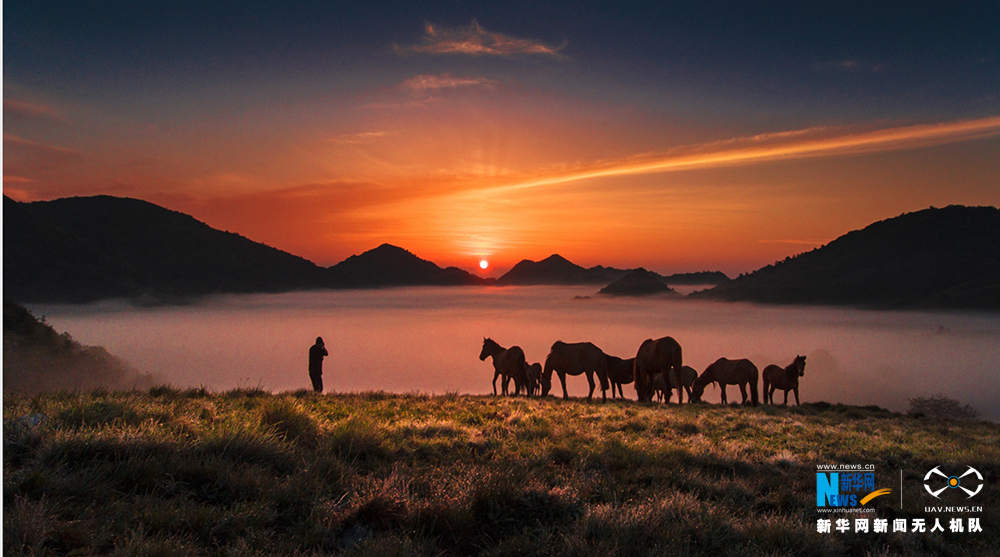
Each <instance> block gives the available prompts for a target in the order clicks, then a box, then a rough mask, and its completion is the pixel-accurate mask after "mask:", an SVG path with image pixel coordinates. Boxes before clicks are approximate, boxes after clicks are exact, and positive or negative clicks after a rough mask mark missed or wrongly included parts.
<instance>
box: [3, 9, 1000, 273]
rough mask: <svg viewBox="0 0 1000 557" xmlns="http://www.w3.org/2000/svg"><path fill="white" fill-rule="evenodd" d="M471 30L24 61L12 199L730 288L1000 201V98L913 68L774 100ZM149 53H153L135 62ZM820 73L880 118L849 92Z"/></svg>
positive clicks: (549, 40)
mask: <svg viewBox="0 0 1000 557" xmlns="http://www.w3.org/2000/svg"><path fill="white" fill-rule="evenodd" d="M617 15H618V16H620V17H622V18H623V20H627V21H629V22H630V24H632V25H638V22H637V21H636V20H635V17H634V16H635V14H617ZM39 21H46V20H44V18H43V19H40V20H39ZM416 21H419V20H416ZM465 21H466V23H463V24H459V25H442V24H438V23H435V22H434V21H428V20H425V22H424V24H423V26H422V29H421V27H420V26H419V25H418V26H417V27H416V28H414V29H410V30H409V31H407V32H402V31H399V29H409V27H410V26H409V24H406V25H403V24H399V25H396V26H395V27H392V28H387V29H388V30H386V31H385V33H386V36H378V37H375V38H371V39H365V40H368V41H369V42H368V43H365V42H364V41H363V40H361V39H359V38H358V37H353V38H352V41H354V42H353V43H352V44H363V45H364V48H361V47H359V46H352V47H350V48H349V47H347V46H343V45H341V46H339V47H337V48H338V49H339V50H337V52H343V53H345V54H336V55H333V54H331V55H329V57H328V59H324V60H323V62H324V63H325V65H322V64H313V62H314V60H313V59H312V58H308V56H306V55H305V54H304V53H292V54H295V56H292V55H289V56H288V58H287V60H291V61H292V62H291V63H288V62H287V60H285V59H284V58H283V59H282V64H283V65H282V64H278V65H276V67H271V68H267V70H268V71H266V72H265V71H261V72H251V71H250V70H247V71H246V72H245V73H240V71H242V70H240V71H237V70H234V69H232V68H237V69H239V68H242V66H239V65H234V66H227V67H226V70H225V71H215V72H206V73H205V74H204V75H200V74H199V75H194V74H191V73H190V69H189V68H188V67H187V66H184V65H182V64H180V63H179V62H176V61H174V60H172V59H171V60H166V59H164V60H160V59H159V58H156V56H155V55H154V54H148V56H149V58H148V59H144V60H145V63H146V66H142V65H139V66H136V65H134V64H135V60H132V59H128V60H124V61H120V60H117V59H116V58H115V56H118V54H117V52H118V50H114V51H113V52H114V53H116V54H106V56H107V58H106V59H102V60H104V63H105V64H106V65H107V64H120V65H121V68H126V69H131V70H133V71H135V72H137V74H141V75H140V77H136V78H135V81H134V82H132V81H128V79H127V78H128V76H129V75H131V74H128V73H127V72H125V70H122V71H123V72H124V73H121V74H116V75H117V76H118V77H115V78H114V79H111V78H109V77H108V76H106V75H103V74H100V73H99V72H98V71H97V70H92V71H93V72H94V74H93V75H94V77H93V78H92V79H93V80H94V81H93V83H92V84H91V83H90V82H88V81H87V79H90V78H89V77H87V76H84V77H81V76H75V75H74V76H67V77H65V79H64V80H63V81H53V82H52V83H50V82H46V81H44V80H41V79H38V78H37V77H33V76H37V75H38V74H37V72H35V73H32V72H33V71H35V70H34V69H33V67H29V66H25V67H24V68H21V67H19V66H18V65H17V64H14V65H13V66H12V67H13V70H12V71H11V72H7V73H5V78H4V91H3V98H4V141H3V146H4V153H3V163H4V168H3V177H4V180H3V189H4V193H5V194H6V195H9V196H11V197H13V198H15V199H18V200H22V201H30V200H42V199H52V198H57V197H65V196H72V195H95V194H108V195H119V196H130V197H137V198H141V199H145V200H148V201H151V202H153V203H157V204H160V205H163V206H165V207H168V208H170V209H174V210H178V211H182V212H185V213H189V214H191V215H193V216H195V217H196V218H198V219H199V220H202V221H204V222H206V223H208V224H209V225H211V226H213V227H216V228H219V229H223V230H229V231H234V232H238V233H240V234H242V235H244V236H246V237H248V238H250V239H252V240H255V241H258V242H263V243H266V244H268V245H271V246H274V247H277V248H280V249H283V250H286V251H289V252H291V253H294V254H296V255H301V256H303V257H306V258H308V259H310V260H312V261H314V262H316V263H317V264H320V265H332V264H335V263H337V262H339V261H341V260H343V259H345V258H346V257H348V256H350V255H352V254H357V253H360V252H363V251H365V250H368V249H371V248H374V247H376V246H378V245H379V244H381V243H384V242H389V243H392V244H395V245H398V246H401V247H404V248H406V249H408V250H410V251H411V252H413V253H415V254H416V255H418V256H420V257H423V258H425V259H430V260H432V261H434V262H435V263H438V264H439V265H442V266H447V265H456V266H459V267H462V268H465V269H467V270H470V271H474V272H480V271H479V267H478V262H479V261H480V260H481V259H486V260H488V261H490V263H491V266H490V268H489V269H487V271H485V273H482V274H488V275H491V276H497V275H498V274H499V273H501V272H503V271H504V270H506V269H508V268H509V267H510V266H512V265H513V264H515V263H516V262H517V261H519V260H521V259H534V260H538V259H542V258H544V257H547V256H548V255H550V254H552V253H559V254H561V255H563V256H565V257H567V258H569V259H570V260H571V261H574V262H576V263H579V264H581V265H585V266H591V265H598V264H603V265H613V266H616V267H625V268H630V267H637V266H644V267H647V268H649V269H652V270H655V271H657V272H660V273H665V274H669V273H674V272H690V271H699V270H722V271H725V272H727V273H728V274H730V275H735V274H738V273H740V272H748V271H752V270H754V269H756V268H759V267H761V266H763V265H766V264H768V263H772V262H773V261H775V260H778V259H783V258H785V257H786V256H789V255H794V254H796V253H800V252H802V251H806V250H809V249H812V248H814V247H817V246H819V245H821V244H823V243H825V242H827V241H830V240H832V239H834V238H836V237H837V236H840V235H842V234H844V233H846V232H848V231H850V230H853V229H857V228H861V227H863V226H866V225H868V224H870V223H871V222H873V221H876V220H881V219H885V218H889V217H893V216H896V215H899V214H901V213H903V212H907V211H914V210H919V209H923V208H926V207H928V206H931V205H937V206H943V205H948V204H967V205H1000V179H998V176H1000V156H998V153H1000V116H996V115H995V114H996V110H991V109H990V107H994V106H995V102H993V101H990V100H989V98H986V97H983V96H982V95H979V96H975V95H973V94H972V93H968V94H967V96H968V98H970V99H979V100H976V101H975V102H978V103H979V104H975V102H973V101H972V100H967V101H964V105H963V106H967V107H968V106H971V107H972V108H970V109H967V110H965V111H958V110H951V109H950V108H949V107H950V106H951V105H952V104H954V103H953V100H951V99H950V98H948V97H947V96H946V95H945V96H941V97H940V98H937V97H935V98H933V99H931V98H930V97H928V96H927V95H929V93H926V91H925V92H924V93H921V95H924V96H920V95H917V96H916V97H908V96H907V95H906V94H902V93H899V92H898V90H899V88H900V87H902V86H903V85H905V84H906V83H909V82H911V81H914V80H916V79H921V78H922V77H921V76H920V75H917V76H916V77H914V76H906V75H903V72H902V71H901V70H899V69H898V68H900V67H902V66H896V67H893V66H891V65H888V64H874V63H872V64H867V65H866V64H865V63H863V62H862V61H858V59H857V58H850V59H844V60H841V61H836V60H834V61H829V60H827V61H821V58H820V57H819V56H818V55H817V56H816V60H817V61H815V62H808V60H806V61H802V60H784V61H783V62H784V63H785V65H784V66H781V65H780V64H779V65H776V66H774V67H781V68H782V69H781V70H780V71H781V72H785V73H782V74H781V78H782V79H785V80H787V81H788V82H789V83H791V85H789V86H788V87H787V88H786V89H781V88H780V87H775V88H774V90H773V91H770V90H769V89H767V87H768V86H770V85H771V83H770V82H769V81H768V80H769V79H770V81H774V77H773V76H772V77H770V78H769V77H768V76H769V75H771V73H772V72H774V71H778V70H773V69H772V68H771V67H765V66H754V71H755V72H757V73H755V74H753V78H752V82H753V84H754V86H755V87H749V88H748V85H747V82H746V81H741V79H742V78H740V79H736V78H733V79H734V81H733V82H732V83H729V82H725V81H720V82H719V83H716V84H715V85H714V88H712V87H709V85H711V83H710V82H711V79H712V76H713V75H714V74H713V73H712V72H719V71H721V70H720V69H719V68H725V67H727V65H728V64H730V63H732V64H733V65H734V68H736V69H734V70H732V71H733V72H734V73H733V75H735V76H737V77H739V76H741V75H743V74H739V73H736V72H738V71H742V69H743V68H744V67H745V66H746V64H748V63H749V62H747V61H746V60H744V59H742V58H740V57H739V56H736V55H735V54H732V53H726V54H725V55H726V56H729V57H731V59H732V60H733V62H730V61H729V60H730V58H726V59H724V60H723V59H718V60H709V57H708V54H700V55H703V56H706V59H705V60H704V61H698V63H699V64H702V65H703V66H704V67H705V68H706V70H705V72H704V73H703V74H702V75H699V76H698V79H693V78H682V77H683V71H684V70H685V68H686V66H683V65H680V66H677V67H674V68H673V73H670V72H666V71H665V70H664V71H663V72H662V75H653V74H652V73H651V70H650V68H652V69H653V70H654V71H656V70H657V69H662V68H665V67H666V65H669V62H670V60H665V59H658V58H656V57H655V56H653V55H652V54H650V56H649V60H648V62H647V61H646V60H644V59H639V58H637V57H636V54H635V52H634V51H631V50H630V51H628V54H627V55H626V54H617V53H612V54H614V56H612V55H611V54H609V55H607V56H606V58H607V59H605V58H602V56H604V51H603V50H601V48H598V47H597V46H596V45H597V44H598V43H600V41H602V40H603V41H610V42H614V41H613V40H612V39H614V37H610V36H609V37H604V38H603V39H600V40H598V39H597V38H593V37H595V36H596V35H593V34H591V35H587V34H585V33H582V32H580V33H579V34H578V35H574V34H573V33H570V32H568V31H567V33H569V34H568V35H567V36H568V38H558V37H554V36H547V37H544V38H541V37H536V36H534V35H533V33H534V32H537V30H535V31H529V30H527V29H526V30H524V31H523V32H514V31H513V30H509V29H506V28H502V29H495V28H494V27H493V25H492V24H491V25H489V26H487V25H486V24H485V23H483V24H480V22H478V21H476V20H472V23H471V24H469V23H467V22H468V21H469V20H465ZM761 21H762V25H763V24H764V23H765V22H766V21H768V20H766V19H764V20H761ZM368 23H372V22H368ZM497 25H501V24H500V23H497ZM511 25H515V24H514V23H511ZM376 28H378V29H382V28H381V27H378V26H370V27H369V29H376ZM598 28H599V27H596V28H594V29H591V31H592V32H594V31H595V29H598ZM66 29H67V30H64V31H62V32H64V33H68V32H70V31H69V30H72V29H74V28H73V27H71V26H70V27H67V28H66ZM178 29H180V27H178ZM289 29H292V27H289ZM532 29H535V28H534V27H532ZM566 29H573V27H572V25H570V26H567V27H566ZM14 31H15V32H14V34H13V36H14V40H13V41H14V42H13V47H15V48H18V47H19V43H18V42H17V40H16V39H17V38H18V37H19V36H20V35H18V34H17V32H16V31H17V30H16V29H15V30H14ZM648 32H649V33H650V36H653V37H660V36H661V33H660V32H659V29H650V30H648ZM393 33H395V34H394V35H393ZM359 35H361V33H359ZM5 40H6V39H5ZM220 40H221V39H220ZM233 40H235V39H233ZM590 40H593V41H595V43H594V45H595V46H593V47H588V44H589V43H588V42H587V41H590ZM651 40H652V39H651ZM657 40H658V39H657ZM690 40H692V41H695V42H697V40H698V39H697V38H694V37H691V38H690ZM789 40H791V39H789ZM29 42H30V41H29ZM57 42H58V41H57ZM31 44H34V43H31ZM81 44H82V43H81ZM211 44H214V43H209V42H206V43H205V45H202V47H201V48H202V49H211V48H215V47H212V46H210V45H211ZM234 44H235V43H234ZM838 44H839V43H838ZM5 45H6V43H5ZM147 46H148V47H149V48H150V49H151V52H154V51H155V52H158V51H156V48H159V47H160V46H162V45H158V44H150V45H145V44H140V45H135V48H139V49H140V50H141V48H143V47H147ZM758 46H759V47H760V48H762V49H768V48H772V45H769V44H766V43H764V42H762V43H760V44H759V45H758ZM826 46H829V45H826ZM154 47H155V48H154ZM234 48H235V47H234ZM332 48H333V47H331V49H332ZM588 48H590V50H588ZM817 48H818V47H817ZM237 50H238V49H237ZM333 50H336V49H333ZM333 50H332V51H333ZM332 51H331V52H332ZM703 51H704V52H707V53H709V54H710V53H711V48H710V47H709V46H705V47H704V49H703ZM33 52H34V51H33ZM68 52H70V51H69V50H67V51H65V52H64V54H65V55H67V56H68V55H69V54H66V53H68ZM109 52H111V51H109ZM197 52H198V53H202V52H203V50H198V51H197ZM358 52H363V53H364V55H363V56H361V55H358ZM780 52H781V53H784V52H785V50H781V51H780ZM817 52H819V51H818V50H817ZM224 54H226V55H230V56H232V55H233V54H232V53H231V52H229V51H225V52H224ZM296 56H298V57H296ZM309 56H312V54H309ZM324 56H326V55H324ZM198 59H199V60H200V58H198ZM307 59H308V60H309V62H310V64H306V63H305V62H304V61H305V60H307ZM792 62H794V63H792ZM81 63H82V62H81ZM247 63H249V62H247ZM690 63H692V64H694V63H695V62H690ZM157 64H162V65H163V66H162V67H161V66H160V65H157ZM295 64H299V66H301V67H302V68H305V69H302V70H297V71H293V70H288V69H286V68H287V67H292V66H294V67H298V66H295ZM982 64H985V63H981V65H982ZM631 66H635V67H636V68H637V69H636V73H635V74H634V75H629V74H627V73H626V72H627V71H628V69H629V68H631ZM100 67H103V66H100ZM60 68H62V66H60ZM150 68H152V69H150ZM155 68H160V71H162V72H163V73H162V74H158V73H155V72H154V71H153V69H155ZM52 71H53V72H56V71H57V70H52ZM59 71H63V70H61V69H60V70H59ZM894 71H895V72H897V73H893V72H894ZM928 71H929V70H928ZM977 71H980V70H978V69H977ZM981 71H985V72H988V65H982V70H981ZM143 72H148V74H149V75H145V74H144V73H143ZM171 72H172V73H171ZM185 72H188V73H185ZM917 74H919V72H917ZM167 75H169V76H171V77H170V78H169V79H168V78H167V77H165V76H167ZM748 75H749V74H748ZM977 75H978V74H977ZM121 76H126V77H121ZM233 76H236V77H233ZM890 78H891V79H890ZM685 79H687V80H685ZM977 79H978V81H976V84H977V85H976V87H979V82H980V81H982V80H981V79H979V78H978V77H977ZM123 80H124V81H123ZM650 80H655V82H652V81H650ZM849 80H854V81H849ZM892 80H898V83H897V84H891V83H892ZM907 80H909V81H907ZM855 82H856V83H855ZM830 83H836V84H837V87H839V88H840V89H838V91H840V93H841V94H842V95H843V96H845V97H850V95H858V98H859V99H862V100H864V99H868V100H867V101H865V102H870V103H871V104H872V106H874V107H876V108H877V109H873V108H869V107H868V106H867V105H865V106H862V105H860V104H852V103H851V102H847V101H842V100H837V99H838V97H837V95H836V94H834V93H832V92H831V91H830V90H828V89H827V87H828V85H829V84H830ZM873 83H878V84H880V85H878V87H885V90H884V91H883V90H878V91H876V92H877V93H878V94H877V95H871V94H870V91H871V90H874V89H873V88H874V87H875V85H873ZM885 83H890V85H891V86H890V85H885ZM900 84H903V85H900ZM754 91H756V93H754V94H751V92H754ZM762 91H763V92H762ZM765 93H766V94H765ZM976 94H978V93H976ZM864 95H870V96H869V97H865V96H864ZM894 95H895V97H894ZM984 98H985V100H982V99H984ZM885 99H888V100H885ZM897 105H898V109H897ZM801 106H804V107H806V108H803V109H800V108H799V107H801ZM872 113H874V115H873V114H872Z"/></svg>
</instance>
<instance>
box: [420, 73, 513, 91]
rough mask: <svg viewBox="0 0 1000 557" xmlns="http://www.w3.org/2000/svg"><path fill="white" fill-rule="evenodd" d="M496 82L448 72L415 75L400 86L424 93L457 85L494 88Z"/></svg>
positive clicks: (452, 87)
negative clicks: (457, 75) (458, 75)
mask: <svg viewBox="0 0 1000 557" xmlns="http://www.w3.org/2000/svg"><path fill="white" fill-rule="evenodd" d="M496 84H497V82H496V81H495V80H492V79H489V78H485V77H456V76H453V75H451V74H450V73H446V74H442V75H418V76H414V77H411V78H410V79H407V80H406V81H404V82H403V83H401V84H400V87H402V88H403V89H404V90H406V91H410V92H413V93H424V92H428V91H438V90H441V89H454V88H457V87H486V88H488V89H492V88H493V87H494V86H496Z"/></svg>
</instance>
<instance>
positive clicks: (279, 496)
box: [3, 387, 1000, 556]
mask: <svg viewBox="0 0 1000 557" xmlns="http://www.w3.org/2000/svg"><path fill="white" fill-rule="evenodd" d="M3 412H4V422H3V424H4V433H3V435H4V450H3V456H4V528H3V531H4V537H3V538H4V555H64V554H69V553H73V554H88V555H89V554H101V555H321V554H328V553H335V552H343V553H344V554H348V555H409V554H419V555H424V554H426V555H442V554H443V555H514V554H516V555H529V554H535V555H595V556H597V555H600V556H606V555H713V556H722V555H796V556H801V555H896V554H907V555H985V554H989V553H992V552H994V551H995V550H996V549H997V530H996V528H997V525H998V524H1000V507H998V506H997V505H996V503H997V501H998V487H997V483H996V479H997V477H998V473H1000V427H998V426H997V425H996V424H989V423H985V422H950V421H935V420H930V419H927V418H913V417H906V416H903V415H899V414H892V413H890V412H887V411H885V410H880V409H877V408H855V407H845V406H831V405H826V404H816V405H803V406H802V407H798V408H794V407H793V408H782V407H762V408H757V409H750V408H738V407H719V406H709V405H685V406H683V407H681V408H678V407H676V406H670V407H665V406H663V405H639V404H636V403H634V402H621V401H619V402H609V403H607V404H598V403H594V404H588V403H585V402H581V401H569V402H564V401H562V400H554V399H551V398H550V399H547V400H537V399H533V400H528V399H523V398H522V399H510V398H500V399H498V398H492V397H480V396H457V395H455V396H439V397H430V396H421V395H389V394H381V393H365V394H344V395H327V396H322V395H315V394H312V393H307V392H298V393H289V394H280V395H271V394H268V393H265V392H262V391H258V390H245V389H244V390H237V391H232V392H228V393H219V394H210V393H206V392H204V391H200V390H188V391H179V390H174V389H170V388H165V387H158V388H154V389H151V390H149V391H148V392H131V393H113V392H95V393H92V394H53V395H45V396H37V397H34V398H26V397H19V396H11V395H5V397H4V409H3ZM837 463H871V464H875V465H876V466H877V471H878V473H879V474H880V476H879V480H878V482H879V484H883V483H885V484H888V486H889V487H895V486H898V474H899V472H898V470H899V469H903V470H904V471H905V476H906V478H905V481H906V486H907V487H906V488H907V489H908V490H909V491H907V497H908V498H909V500H911V501H912V500H915V499H917V498H919V495H918V493H919V492H920V490H921V488H920V483H921V481H922V478H923V474H924V472H925V471H926V470H928V469H930V468H931V467H933V466H937V465H942V466H945V465H946V466H950V467H953V468H954V467H963V468H964V466H966V465H971V466H974V467H976V468H977V469H978V470H980V471H981V472H982V473H983V475H984V476H985V477H986V482H985V488H984V491H983V493H981V494H979V496H978V500H979V501H980V503H979V504H983V505H985V510H984V512H983V513H982V518H981V520H982V525H983V530H984V531H983V533H977V534H968V533H967V534H951V533H945V534H941V533H935V534H931V533H920V534H917V533H907V534H892V533H888V534H875V533H869V534H854V533H846V534H845V533H838V532H836V530H834V532H833V533H832V534H820V533H817V531H816V520H817V517H818V516H819V515H817V512H816V502H815V501H816V476H815V472H816V465H817V464H837ZM879 487H883V486H882V485H879ZM875 501H876V502H877V503H876V509H877V511H876V512H877V515H876V516H878V517H883V518H889V519H892V518H897V517H902V518H912V517H918V516H923V515H922V513H921V512H918V511H912V510H903V511H901V510H899V509H898V496H897V495H896V494H895V491H894V492H893V496H892V497H882V498H879V499H876V500H875ZM908 507H909V508H911V509H913V508H918V506H917V505H914V504H912V503H910V504H908ZM919 508H920V509H922V506H919ZM890 522H891V520H890ZM946 524H947V522H946ZM74 552H76V553H74Z"/></svg>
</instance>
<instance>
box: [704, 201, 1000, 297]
mask: <svg viewBox="0 0 1000 557" xmlns="http://www.w3.org/2000/svg"><path fill="white" fill-rule="evenodd" d="M691 297H693V298H705V299H715V300H724V301H751V302H764V303H777V304H819V305H854V306H864V307H872V308H913V309H917V308H926V309H944V308H948V309H977V310H1000V210H998V209H997V208H995V207H963V206H949V207H945V208H942V209H937V208H930V209H925V210H922V211H917V212H914V213H907V214H904V215H900V216H898V217H895V218H891V219H886V220H883V221H879V222H876V223H874V224H872V225H870V226H867V227H865V228H864V229H862V230H855V231H853V232H849V233H847V234H845V235H843V236H841V237H840V238H837V239H836V240H834V241H832V242H830V243H829V244H827V245H825V246H823V247H821V248H817V249H815V250H813V251H810V252H808V253H803V254H800V255H797V256H795V257H789V258H787V259H785V260H784V261H781V262H779V263H776V264H774V265H768V266H767V267H764V268H762V269H759V270H757V271H755V272H753V273H751V274H749V275H745V276H741V277H739V278H736V279H734V280H732V281H729V282H727V283H724V284H720V285H719V286H716V287H715V288H713V289H711V290H706V291H702V292H698V293H694V294H692V295H691Z"/></svg>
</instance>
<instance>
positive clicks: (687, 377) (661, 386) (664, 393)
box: [653, 366, 698, 403]
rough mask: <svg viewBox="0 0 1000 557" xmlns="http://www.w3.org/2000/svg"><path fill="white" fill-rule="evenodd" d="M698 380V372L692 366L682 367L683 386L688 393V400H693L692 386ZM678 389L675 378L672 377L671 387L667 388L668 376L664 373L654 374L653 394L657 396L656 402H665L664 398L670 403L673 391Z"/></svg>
mask: <svg viewBox="0 0 1000 557" xmlns="http://www.w3.org/2000/svg"><path fill="white" fill-rule="evenodd" d="M697 378H698V372H697V371H695V369H694V368H693V367H691V366H681V384H682V386H683V387H684V390H685V391H687V394H688V400H691V385H692V384H694V380H695V379H697ZM675 388H677V385H675V384H674V376H673V375H671V376H670V386H669V387H668V386H667V380H666V374H665V373H663V372H662V371H660V372H657V373H655V374H653V394H655V395H656V402H663V400H664V398H665V399H666V400H667V402H668V403H669V402H670V395H671V394H672V389H675Z"/></svg>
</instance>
